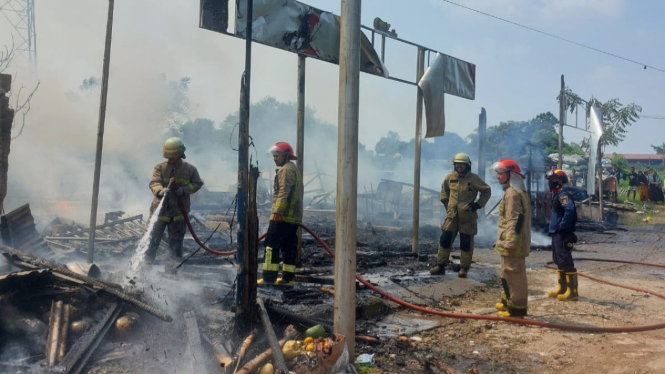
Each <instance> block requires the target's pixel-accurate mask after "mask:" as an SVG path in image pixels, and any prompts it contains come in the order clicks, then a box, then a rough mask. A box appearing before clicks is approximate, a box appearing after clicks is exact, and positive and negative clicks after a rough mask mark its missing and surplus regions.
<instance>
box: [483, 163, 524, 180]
mask: <svg viewBox="0 0 665 374" xmlns="http://www.w3.org/2000/svg"><path fill="white" fill-rule="evenodd" d="M491 169H492V170H494V171H496V172H504V171H511V172H513V173H515V174H517V175H519V176H520V177H522V179H524V175H522V170H521V169H520V165H519V164H518V163H517V161H515V160H513V159H510V158H502V159H501V160H499V161H497V162H495V163H494V164H493V165H492V166H491Z"/></svg>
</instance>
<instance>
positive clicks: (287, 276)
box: [275, 272, 296, 286]
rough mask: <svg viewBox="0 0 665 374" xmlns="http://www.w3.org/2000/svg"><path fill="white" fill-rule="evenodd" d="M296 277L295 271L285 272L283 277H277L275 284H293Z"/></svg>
mask: <svg viewBox="0 0 665 374" xmlns="http://www.w3.org/2000/svg"><path fill="white" fill-rule="evenodd" d="M295 278H296V275H295V273H290V272H283V273H282V278H277V281H276V282H275V284H279V285H282V286H293V283H294V281H295Z"/></svg>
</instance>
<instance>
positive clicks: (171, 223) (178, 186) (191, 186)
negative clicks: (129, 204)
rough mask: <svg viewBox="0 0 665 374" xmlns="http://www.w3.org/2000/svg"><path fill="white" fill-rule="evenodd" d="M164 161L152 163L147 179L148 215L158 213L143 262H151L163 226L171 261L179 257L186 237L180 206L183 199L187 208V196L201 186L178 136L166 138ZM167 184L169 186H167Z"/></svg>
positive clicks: (188, 204)
mask: <svg viewBox="0 0 665 374" xmlns="http://www.w3.org/2000/svg"><path fill="white" fill-rule="evenodd" d="M162 151H163V154H164V158H166V159H167V160H166V161H164V162H161V163H159V164H157V165H156V166H155V168H154V169H153V171H152V179H151V180H150V190H151V191H152V193H153V195H154V196H155V197H154V199H153V200H152V206H151V207H150V214H151V215H153V214H157V215H158V218H157V222H156V223H155V226H154V227H153V230H152V232H151V234H150V245H149V247H148V250H147V252H146V262H148V263H152V262H153V261H154V260H155V255H156V254H157V248H159V243H160V242H161V240H162V235H163V234H164V229H165V228H167V227H168V229H169V249H170V253H169V257H170V259H171V260H175V259H177V258H180V257H182V244H183V239H184V237H185V231H186V226H185V217H184V215H183V212H182V209H181V207H180V200H182V201H183V203H184V206H185V209H187V210H189V206H190V201H189V195H191V194H193V193H195V192H196V191H198V190H199V189H200V188H201V187H202V186H203V181H202V180H201V177H199V172H198V171H197V170H196V167H194V165H192V164H190V163H187V162H185V161H183V159H184V158H185V145H184V144H183V142H182V140H180V139H179V138H169V139H167V140H166V142H165V143H164V148H163V149H162ZM169 185H170V188H169ZM162 199H163V200H164V203H163V204H162V208H161V210H160V211H159V212H157V211H156V209H157V207H158V206H159V203H160V202H161V201H162Z"/></svg>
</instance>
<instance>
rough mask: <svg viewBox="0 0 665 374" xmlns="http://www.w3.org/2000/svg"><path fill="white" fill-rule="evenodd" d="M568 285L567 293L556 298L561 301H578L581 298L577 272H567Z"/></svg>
mask: <svg viewBox="0 0 665 374" xmlns="http://www.w3.org/2000/svg"><path fill="white" fill-rule="evenodd" d="M566 283H567V284H566V286H567V287H566V292H564V293H562V294H561V295H559V296H557V297H556V298H557V299H559V300H561V301H577V299H578V298H579V294H578V293H577V271H572V272H566Z"/></svg>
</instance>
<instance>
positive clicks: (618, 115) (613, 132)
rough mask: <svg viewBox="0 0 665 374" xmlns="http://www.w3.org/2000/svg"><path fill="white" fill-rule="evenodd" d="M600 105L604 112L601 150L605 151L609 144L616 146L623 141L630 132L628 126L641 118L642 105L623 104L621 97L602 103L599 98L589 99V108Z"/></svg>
mask: <svg viewBox="0 0 665 374" xmlns="http://www.w3.org/2000/svg"><path fill="white" fill-rule="evenodd" d="M592 105H598V106H599V107H600V108H601V110H602V112H603V136H601V137H600V142H599V144H600V152H601V154H603V153H604V151H605V148H606V147H607V146H610V145H611V146H614V147H616V146H617V145H619V143H621V142H622V141H623V140H624V139H625V138H626V134H627V133H628V130H627V127H629V126H631V125H632V124H633V123H635V122H636V121H637V120H638V119H639V118H640V115H639V114H640V113H641V112H642V107H641V106H639V105H637V104H634V103H630V104H628V105H625V106H624V105H623V104H621V102H620V101H619V99H612V100H609V101H606V102H604V103H601V102H600V101H598V100H597V99H591V100H590V101H589V108H590V107H591V106H592Z"/></svg>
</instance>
